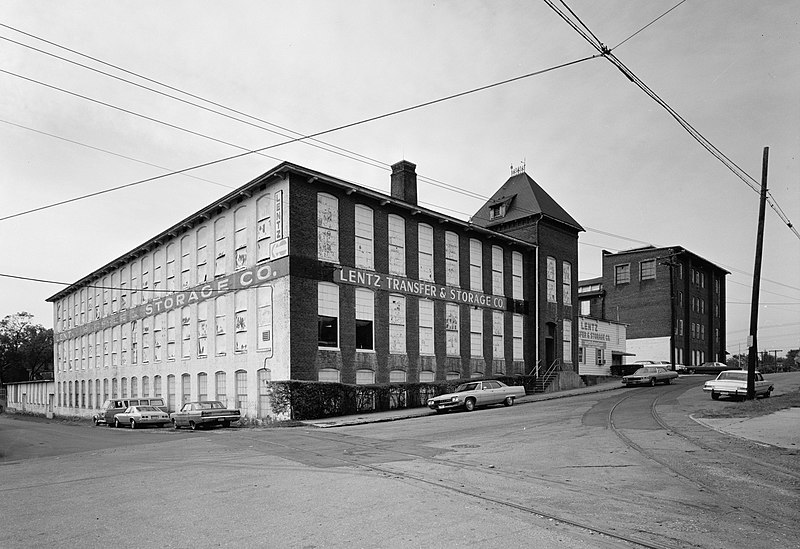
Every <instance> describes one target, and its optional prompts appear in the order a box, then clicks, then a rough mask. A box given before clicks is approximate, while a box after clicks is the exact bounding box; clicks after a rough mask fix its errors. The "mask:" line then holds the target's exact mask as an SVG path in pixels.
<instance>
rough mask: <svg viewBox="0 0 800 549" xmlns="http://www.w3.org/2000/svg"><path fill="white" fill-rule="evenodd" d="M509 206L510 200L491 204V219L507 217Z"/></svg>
mask: <svg viewBox="0 0 800 549" xmlns="http://www.w3.org/2000/svg"><path fill="white" fill-rule="evenodd" d="M507 206H508V202H502V203H500V204H494V205H492V206H489V221H492V220H494V219H500V218H501V217H505V215H506V208H507Z"/></svg>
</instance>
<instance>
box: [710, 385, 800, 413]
mask: <svg viewBox="0 0 800 549" xmlns="http://www.w3.org/2000/svg"><path fill="white" fill-rule="evenodd" d="M717 402H718V403H720V404H722V403H724V404H725V405H724V407H722V408H715V409H713V410H703V411H702V412H700V413H699V414H697V415H698V416H700V417H709V418H725V417H759V416H765V415H768V414H771V413H773V412H777V411H779V410H785V409H786V408H800V391H794V392H791V393H786V394H785V395H780V396H774V397H770V398H757V399H755V400H739V401H732V400H729V399H726V400H724V401H722V400H719V401H717Z"/></svg>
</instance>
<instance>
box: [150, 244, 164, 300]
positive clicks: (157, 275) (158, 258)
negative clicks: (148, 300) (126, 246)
mask: <svg viewBox="0 0 800 549" xmlns="http://www.w3.org/2000/svg"><path fill="white" fill-rule="evenodd" d="M163 264H164V250H156V252H155V253H154V254H153V294H152V295H153V296H154V297H161V293H160V292H159V291H158V290H160V289H161V273H162V270H163V269H162V265H163Z"/></svg>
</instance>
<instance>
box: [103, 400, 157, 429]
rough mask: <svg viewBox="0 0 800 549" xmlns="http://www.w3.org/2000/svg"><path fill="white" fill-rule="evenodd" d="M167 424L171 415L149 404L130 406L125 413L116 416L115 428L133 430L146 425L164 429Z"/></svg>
mask: <svg viewBox="0 0 800 549" xmlns="http://www.w3.org/2000/svg"><path fill="white" fill-rule="evenodd" d="M167 423H169V414H168V413H166V412H165V411H163V410H161V409H160V408H158V407H156V406H151V405H149V404H140V405H138V406H128V407H127V408H126V409H125V411H124V412H120V413H118V414H114V427H130V428H131V429H136V428H137V427H144V426H145V425H156V426H158V427H163V426H164V425H166V424H167Z"/></svg>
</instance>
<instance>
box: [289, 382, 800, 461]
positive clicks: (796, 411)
mask: <svg viewBox="0 0 800 549" xmlns="http://www.w3.org/2000/svg"><path fill="white" fill-rule="evenodd" d="M798 377H800V376H798ZM792 385H794V383H793V384H792ZM624 388H625V386H624V385H622V384H621V383H620V381H619V379H617V378H613V379H609V380H608V381H605V382H602V383H599V384H597V385H592V386H590V387H581V388H578V389H569V390H566V391H557V392H553V393H540V394H535V395H526V396H524V397H521V398H518V399H517V401H516V403H515V406H519V405H524V404H528V403H531V402H540V401H543V400H553V399H556V398H568V397H571V396H577V395H585V394H591V393H600V392H606V391H613V390H616V389H624ZM786 389H794V387H791V388H789V387H786ZM783 392H785V391H781V390H779V389H778V388H777V387H776V391H775V394H776V395H779V394H782V393H783ZM430 415H436V412H434V411H433V410H431V409H429V408H427V407H421V408H403V409H397V410H389V411H387V412H374V413H364V414H355V415H350V416H340V417H330V418H324V419H313V420H306V421H303V422H302V423H304V424H306V425H309V426H312V427H318V428H330V427H345V426H350V425H362V424H366V423H382V422H386V421H399V420H403V419H411V418H415V417H424V416H430ZM690 417H691V418H692V419H693V420H694V421H696V422H697V423H699V424H701V425H703V426H705V427H707V428H709V429H713V430H715V431H719V432H723V433H726V434H729V435H731V436H735V437H739V438H744V439H747V440H752V441H755V442H760V443H763V444H768V445H771V446H778V447H780V448H789V449H800V408H788V409H786V410H781V411H779V412H775V413H773V414H769V415H766V416H759V417H754V418H696V417H694V416H690Z"/></svg>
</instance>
